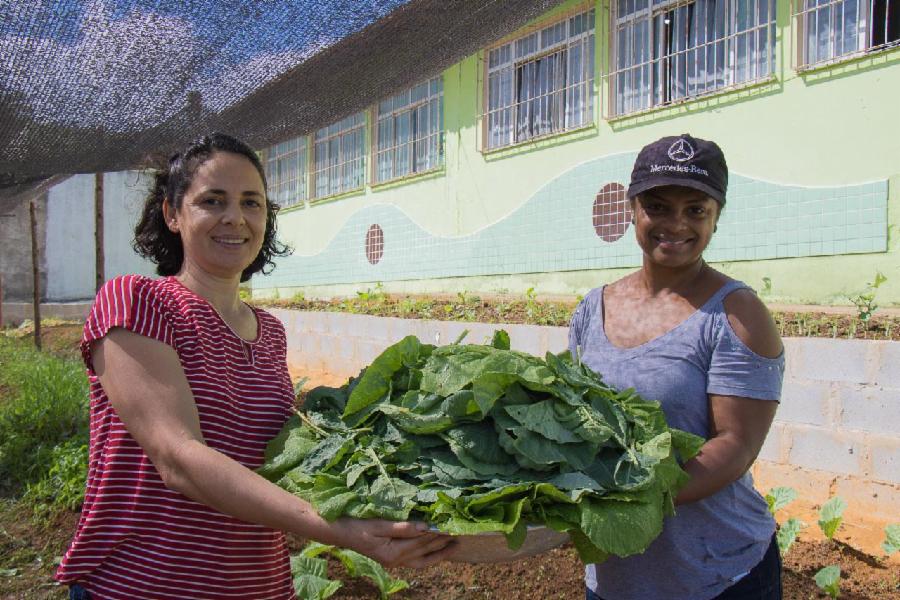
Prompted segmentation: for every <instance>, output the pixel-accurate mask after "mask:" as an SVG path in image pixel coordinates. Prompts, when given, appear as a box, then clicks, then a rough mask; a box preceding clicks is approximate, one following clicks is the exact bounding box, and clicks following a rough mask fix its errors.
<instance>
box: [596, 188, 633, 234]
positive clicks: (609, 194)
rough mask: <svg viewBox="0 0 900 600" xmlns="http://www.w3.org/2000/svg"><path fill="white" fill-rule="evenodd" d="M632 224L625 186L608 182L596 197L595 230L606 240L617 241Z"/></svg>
mask: <svg viewBox="0 0 900 600" xmlns="http://www.w3.org/2000/svg"><path fill="white" fill-rule="evenodd" d="M630 224H631V204H630V203H629V202H628V199H627V198H626V197H625V186H623V185H622V184H621V183H607V184H606V185H604V186H603V188H602V189H601V190H600V193H598V194H597V197H596V198H595V199H594V231H596V232H597V235H598V236H600V238H601V239H602V240H603V241H604V242H615V241H616V240H618V239H619V238H620V237H622V236H623V235H625V232H626V231H628V225H630Z"/></svg>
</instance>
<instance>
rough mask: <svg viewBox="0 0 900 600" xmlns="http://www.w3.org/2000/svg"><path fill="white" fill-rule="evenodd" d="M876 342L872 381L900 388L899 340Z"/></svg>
mask: <svg viewBox="0 0 900 600" xmlns="http://www.w3.org/2000/svg"><path fill="white" fill-rule="evenodd" d="M875 343H877V345H878V346H877V352H876V356H877V359H876V360H877V364H876V365H875V369H874V371H875V373H874V377H873V381H872V383H874V384H875V385H883V386H885V387H889V388H895V389H900V342H886V341H885V342H875Z"/></svg>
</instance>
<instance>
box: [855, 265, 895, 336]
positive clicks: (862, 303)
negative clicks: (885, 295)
mask: <svg viewBox="0 0 900 600" xmlns="http://www.w3.org/2000/svg"><path fill="white" fill-rule="evenodd" d="M885 281H887V277H885V276H884V275H883V274H882V273H881V272H878V273H876V274H875V279H874V280H873V281H872V283H870V284H868V285H867V286H866V291H865V292H861V293H859V294H856V295H855V296H850V302H852V303H853V305H854V306H856V316H857V318H858V319H859V320H860V321H861V322H862V323H864V324H867V323H868V322H869V319H871V318H872V314H873V313H874V312H875V310H876V309H877V308H878V305H877V304H875V294H876V292H877V291H878V288H879V287H880V286H881V284H883V283H884V282H885Z"/></svg>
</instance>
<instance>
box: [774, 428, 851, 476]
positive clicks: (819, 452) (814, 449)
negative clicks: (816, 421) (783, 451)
mask: <svg viewBox="0 0 900 600" xmlns="http://www.w3.org/2000/svg"><path fill="white" fill-rule="evenodd" d="M790 435H791V447H790V450H789V452H788V462H790V463H791V464H794V465H797V466H800V467H804V468H807V469H817V470H820V471H831V472H832V473H844V474H847V475H859V474H860V472H861V469H860V458H861V457H862V451H863V449H864V446H863V444H862V443H861V441H860V440H859V439H858V438H857V437H855V436H853V435H852V434H849V433H846V432H836V431H830V430H825V429H819V428H817V427H810V426H807V425H792V426H790Z"/></svg>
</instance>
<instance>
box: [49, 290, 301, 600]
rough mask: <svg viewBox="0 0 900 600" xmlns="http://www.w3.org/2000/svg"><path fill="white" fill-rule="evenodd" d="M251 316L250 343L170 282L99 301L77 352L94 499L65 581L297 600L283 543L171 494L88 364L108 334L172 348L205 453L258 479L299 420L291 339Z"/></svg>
mask: <svg viewBox="0 0 900 600" xmlns="http://www.w3.org/2000/svg"><path fill="white" fill-rule="evenodd" d="M254 310H255V312H256V317H257V322H258V323H259V329H258V336H257V339H256V340H254V341H252V342H248V341H245V340H242V339H241V338H240V337H238V335H237V334H235V332H234V331H232V329H231V328H230V327H229V326H228V325H227V324H226V323H225V321H224V320H222V318H221V317H220V316H219V314H218V313H217V312H216V310H215V309H214V308H213V307H212V305H211V304H209V302H207V301H206V300H205V299H203V298H202V297H200V296H198V295H197V294H195V293H194V292H192V291H190V290H189V289H187V288H186V287H184V286H183V285H182V284H181V283H180V282H179V281H178V280H177V279H176V278H174V277H165V278H162V279H157V280H153V279H150V278H147V277H141V276H136V275H126V276H123V277H117V278H115V279H112V280H110V281H108V282H107V283H106V284H105V285H104V286H103V288H102V289H101V290H100V292H99V293H98V294H97V298H96V300H95V301H94V305H93V307H92V309H91V312H90V314H89V315H88V318H87V322H86V323H85V326H84V337H83V339H82V342H81V350H82V355H83V357H84V361H85V364H86V365H87V371H88V377H89V380H90V399H91V441H90V462H89V467H88V479H87V490H86V493H85V498H84V507H83V508H82V512H81V519H80V520H79V522H78V527H77V529H76V531H75V538H74V539H73V541H72V544H71V546H70V547H69V549H68V551H67V552H66V554H65V556H64V557H63V560H62V563H61V565H60V567H59V570H58V572H57V574H56V578H57V579H58V580H59V581H61V582H63V583H74V582H78V583H80V584H81V585H82V586H83V587H84V588H85V589H87V590H88V591H89V592H90V593H91V594H92V596H94V597H95V598H109V599H118V598H121V599H127V600H134V599H135V598H147V599H150V598H160V599H163V598H164V599H171V598H198V599H199V598H215V599H217V600H218V599H222V598H278V599H284V598H293V589H292V584H291V578H290V564H289V559H288V550H287V547H286V544H285V539H284V535H283V534H282V533H280V532H277V531H274V530H272V529H269V528H266V527H263V526H261V525H255V524H251V523H246V522H243V521H240V520H238V519H235V518H233V517H230V516H227V515H224V514H222V513H220V512H217V511H216V510H214V509H212V508H209V507H208V506H205V505H203V504H200V503H198V502H195V501H193V500H190V499H189V498H187V497H185V496H183V495H182V494H180V493H178V492H175V491H172V490H169V489H167V488H166V486H165V485H163V482H162V479H161V478H160V476H159V473H158V472H157V471H156V469H155V468H154V466H153V464H152V463H151V462H150V460H149V459H148V458H147V455H146V454H145V453H144V452H143V450H142V449H141V447H140V446H139V445H138V444H137V442H135V441H134V439H133V438H132V437H131V436H130V435H129V434H128V431H127V430H126V429H125V426H124V425H123V424H122V421H121V420H119V417H118V415H117V414H116V412H115V410H114V409H113V407H112V405H111V404H110V402H109V398H107V396H106V392H104V391H103V388H102V387H101V386H100V381H99V379H98V378H97V375H96V374H95V373H94V370H93V368H92V364H91V343H92V342H94V341H96V340H99V339H101V338H102V337H103V336H105V335H106V333H107V332H108V331H109V330H110V329H111V328H113V327H122V328H124V329H127V330H128V331H132V332H134V333H137V334H139V335H144V336H147V337H150V338H153V339H155V340H159V341H161V342H163V343H165V344H168V345H169V346H172V347H173V348H174V349H175V351H176V352H177V353H178V357H179V358H180V360H181V365H182V367H183V368H184V374H185V375H186V376H187V380H188V383H189V384H190V387H191V391H192V392H193V395H194V401H195V402H196V404H197V410H198V412H199V415H200V428H201V430H202V432H203V438H204V440H205V441H206V444H207V445H208V446H209V447H211V448H213V449H215V450H218V451H219V452H221V453H222V454H225V455H226V456H229V457H231V458H233V459H234V460H236V461H238V462H239V463H241V464H242V465H244V466H246V467H247V468H250V469H255V468H257V467H259V466H260V465H261V464H262V463H263V456H264V452H265V447H266V443H267V442H268V441H269V440H270V439H271V438H272V437H274V436H275V435H276V434H277V433H278V432H279V430H280V429H281V427H282V425H283V424H284V422H285V421H286V420H287V419H288V417H289V416H290V414H291V412H292V404H293V389H292V386H291V380H290V377H289V375H288V371H287V362H286V342H285V333H284V327H283V326H282V324H281V322H280V321H278V319H276V318H275V317H273V316H272V315H270V314H269V313H267V312H265V311H262V310H257V309H254Z"/></svg>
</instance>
